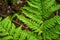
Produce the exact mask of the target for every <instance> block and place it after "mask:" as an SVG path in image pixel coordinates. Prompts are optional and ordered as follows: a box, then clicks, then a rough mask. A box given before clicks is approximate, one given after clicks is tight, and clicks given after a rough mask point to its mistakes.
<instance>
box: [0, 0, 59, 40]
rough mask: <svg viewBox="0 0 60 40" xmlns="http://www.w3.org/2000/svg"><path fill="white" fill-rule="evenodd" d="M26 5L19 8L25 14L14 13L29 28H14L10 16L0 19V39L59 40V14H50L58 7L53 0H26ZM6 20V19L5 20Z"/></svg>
mask: <svg viewBox="0 0 60 40" xmlns="http://www.w3.org/2000/svg"><path fill="white" fill-rule="evenodd" d="M26 1H27V5H26V6H25V7H22V8H21V10H22V12H23V14H24V15H25V16H24V15H19V14H18V13H15V14H14V15H13V17H12V19H13V18H14V17H17V18H18V19H19V20H20V21H22V22H24V24H25V25H27V26H28V28H30V29H31V30H23V29H22V26H20V27H18V28H16V26H15V25H14V23H12V19H11V18H10V17H7V18H5V19H4V20H0V26H1V27H0V34H1V35H0V40H11V39H12V40H60V36H59V35H60V16H58V13H56V15H55V16H54V17H52V18H50V16H51V14H53V12H54V11H56V10H59V9H60V4H56V1H55V0H26ZM6 20H7V21H6Z"/></svg>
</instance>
